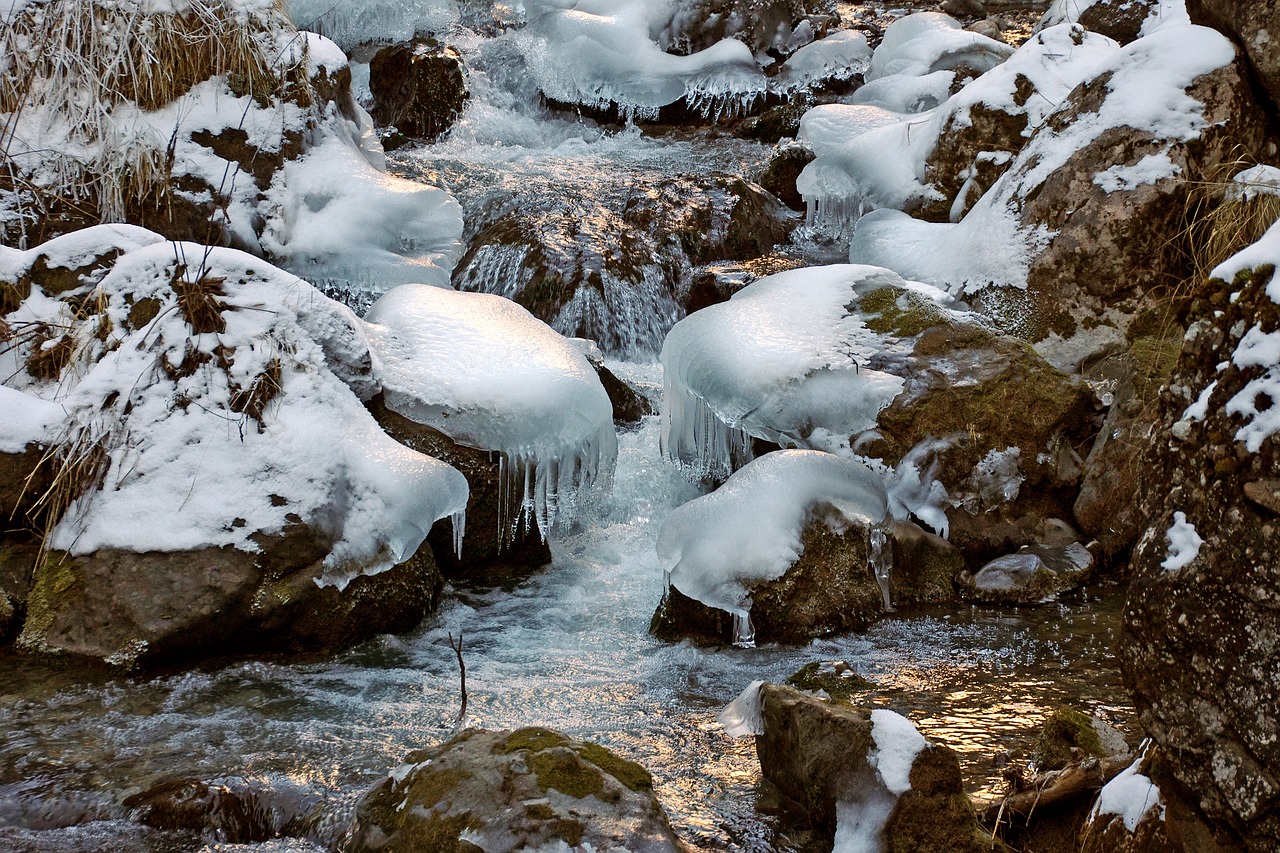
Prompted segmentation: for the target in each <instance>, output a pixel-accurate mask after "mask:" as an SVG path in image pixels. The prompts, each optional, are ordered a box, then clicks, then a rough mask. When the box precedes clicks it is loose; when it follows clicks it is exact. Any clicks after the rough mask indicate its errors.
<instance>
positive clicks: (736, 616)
mask: <svg viewBox="0 0 1280 853" xmlns="http://www.w3.org/2000/svg"><path fill="white" fill-rule="evenodd" d="M733 644H734V645H735V646H737V647H738V648H740V649H754V648H755V647H756V626H755V625H752V624H751V611H749V610H735V611H733Z"/></svg>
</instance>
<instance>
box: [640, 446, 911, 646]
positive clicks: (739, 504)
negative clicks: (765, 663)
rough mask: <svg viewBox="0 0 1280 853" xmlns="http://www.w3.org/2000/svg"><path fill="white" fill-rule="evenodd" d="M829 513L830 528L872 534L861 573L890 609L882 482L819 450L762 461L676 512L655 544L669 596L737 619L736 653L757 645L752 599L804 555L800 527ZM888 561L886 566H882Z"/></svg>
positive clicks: (888, 523)
mask: <svg viewBox="0 0 1280 853" xmlns="http://www.w3.org/2000/svg"><path fill="white" fill-rule="evenodd" d="M827 507H829V508H830V509H832V510H834V511H835V513H836V516H838V520H836V519H832V518H824V523H826V524H827V525H828V526H832V525H833V524H835V525H842V524H853V525H864V526H866V527H868V528H869V529H870V530H871V548H870V551H869V556H868V566H867V570H868V572H869V573H870V574H871V575H872V576H873V577H874V578H875V579H876V582H877V583H878V584H879V585H880V588H881V591H882V593H883V595H884V600H885V609H886V610H892V609H893V608H892V604H891V603H890V601H889V589H888V584H889V577H890V572H891V571H892V556H891V555H892V550H891V549H889V548H887V547H885V546H886V543H887V542H888V540H889V531H890V530H891V529H892V525H893V516H892V515H891V514H890V512H889V500H888V496H887V494H886V493H885V487H884V482H883V481H882V480H881V478H880V476H879V475H878V474H877V473H876V472H875V471H873V470H872V469H871V468H870V467H869V466H867V465H866V464H864V463H862V462H860V461H856V460H852V459H846V458H844V457H840V456H834V455H832V454H830V453H822V452H820V451H816V450H779V451H775V452H773V453H767V454H765V455H764V456H761V457H760V458H759V459H756V460H755V461H753V462H751V463H750V464H748V465H747V466H746V467H744V468H742V469H741V470H739V471H737V472H735V473H734V474H733V476H731V477H730V478H729V479H728V480H726V481H725V483H724V485H722V486H721V487H720V488H719V489H717V490H716V491H714V492H712V493H711V494H708V495H703V496H702V497H700V498H696V499H694V500H692V501H690V502H689V503H686V504H684V505H683V506H681V507H679V508H677V509H676V510H674V511H673V512H672V513H671V515H669V516H668V517H667V520H666V523H664V524H663V525H662V532H661V533H660V534H659V535H658V558H659V559H660V560H661V561H662V564H663V567H664V570H665V571H666V575H665V577H666V580H667V584H668V586H674V587H675V588H676V589H678V590H680V592H682V593H683V594H684V595H687V596H688V597H690V598H692V599H694V600H696V601H700V602H702V603H703V604H705V605H707V606H708V607H715V608H718V609H720V610H724V611H725V612H727V613H730V614H732V615H733V617H734V621H733V625H734V644H735V645H739V646H750V645H752V643H753V642H754V630H753V628H752V625H751V616H750V611H751V589H752V587H754V586H755V585H757V584H760V583H765V582H767V581H771V580H774V579H776V578H779V577H781V576H782V575H783V574H785V573H786V571H787V570H788V569H789V568H791V566H792V565H793V564H794V563H795V562H796V560H798V559H799V558H800V556H801V553H802V552H803V546H802V544H801V536H802V534H803V532H804V528H805V526H806V525H807V524H808V523H810V522H811V520H812V519H813V518H814V517H815V513H822V512H823V510H824V508H827ZM886 555H888V556H887V558H886Z"/></svg>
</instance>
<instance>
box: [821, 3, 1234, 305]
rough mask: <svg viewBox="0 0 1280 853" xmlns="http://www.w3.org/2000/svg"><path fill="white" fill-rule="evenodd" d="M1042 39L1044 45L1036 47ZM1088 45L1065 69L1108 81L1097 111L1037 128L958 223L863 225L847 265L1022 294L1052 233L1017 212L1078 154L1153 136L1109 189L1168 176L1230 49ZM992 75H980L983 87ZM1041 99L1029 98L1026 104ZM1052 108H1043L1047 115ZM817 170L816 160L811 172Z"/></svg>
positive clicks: (967, 288)
mask: <svg viewBox="0 0 1280 853" xmlns="http://www.w3.org/2000/svg"><path fill="white" fill-rule="evenodd" d="M1054 32H1055V31H1054V30H1048V31H1045V32H1042V33H1041V34H1040V35H1039V36H1037V37H1035V38H1033V39H1032V40H1031V41H1029V42H1028V43H1027V44H1026V45H1024V46H1023V47H1022V48H1021V49H1020V51H1019V53H1022V52H1023V51H1027V50H1043V48H1044V47H1047V46H1048V44H1049V43H1050V42H1051V41H1052V40H1053V39H1055V38H1058V36H1056V35H1053V33H1054ZM1058 32H1069V28H1068V27H1067V26H1064V27H1061V28H1058ZM1041 38H1043V39H1044V40H1045V45H1043V46H1041V47H1036V45H1037V44H1039V39H1041ZM1091 43H1092V46H1091V47H1089V48H1088V49H1087V50H1081V48H1079V47H1070V48H1067V53H1070V52H1071V51H1080V52H1081V53H1083V54H1087V56H1088V58H1087V59H1086V60H1083V61H1082V62H1081V63H1080V64H1078V65H1077V64H1074V63H1069V64H1068V65H1067V66H1060V67H1066V68H1070V69H1074V71H1075V72H1077V75H1076V76H1077V79H1084V80H1102V79H1105V80H1106V86H1107V90H1108V95H1107V97H1106V98H1105V99H1104V100H1103V102H1102V104H1101V105H1100V107H1099V108H1098V110H1097V111H1096V112H1093V113H1086V114H1082V115H1078V116H1075V117H1073V120H1072V121H1071V122H1069V123H1066V124H1065V125H1063V126H1061V127H1057V126H1051V125H1045V126H1042V127H1039V128H1038V129H1037V130H1036V132H1035V133H1034V134H1033V135H1032V136H1031V139H1030V140H1029V142H1028V143H1027V144H1026V146H1024V147H1023V149H1022V151H1021V152H1019V154H1018V155H1017V157H1016V158H1015V159H1014V162H1013V164H1012V165H1011V166H1010V168H1009V171H1007V172H1006V173H1005V174H1004V175H1003V176H1002V177H1001V178H1000V179H999V180H998V181H997V182H996V184H995V185H994V186H993V187H992V188H991V189H990V190H989V191H988V192H987V193H986V194H985V195H984V196H983V197H982V198H981V199H979V200H978V201H977V202H976V203H975V204H974V206H973V208H972V209H970V210H969V212H968V213H967V214H966V215H965V216H964V218H963V219H962V220H961V221H960V222H958V223H954V224H947V223H941V224H935V223H925V222H919V221H916V220H913V219H911V218H909V217H907V216H906V215H904V214H902V213H898V212H896V211H876V212H874V213H872V214H870V215H868V216H866V217H864V218H863V219H862V220H861V221H859V222H858V224H857V228H856V230H855V231H854V234H853V238H852V240H851V243H850V250H849V258H850V260H851V261H852V262H855V263H873V264H879V265H881V266H886V267H889V268H890V269H893V270H895V271H896V272H898V273H900V274H901V275H903V276H905V277H907V278H911V279H915V280H918V281H924V282H928V283H930V284H935V285H937V286H939V287H942V288H944V289H945V290H947V291H948V292H949V293H951V294H952V295H953V296H957V297H959V296H961V295H968V294H973V293H975V292H977V291H979V290H982V289H984V288H986V287H989V286H993V285H1003V286H1008V287H1015V288H1025V287H1026V281H1027V271H1028V270H1029V266H1030V259H1031V258H1032V257H1033V256H1034V255H1035V254H1036V253H1037V252H1038V251H1040V250H1041V249H1042V248H1043V247H1044V246H1045V245H1046V244H1047V243H1048V241H1049V240H1050V239H1051V238H1052V237H1053V232H1051V231H1049V230H1048V229H1046V228H1045V227H1044V226H1036V227H1034V228H1024V227H1021V226H1020V225H1019V224H1018V217H1019V211H1020V209H1021V206H1022V204H1023V203H1024V200H1025V199H1027V198H1029V197H1032V194H1033V193H1034V192H1036V191H1037V189H1038V188H1039V187H1040V186H1042V185H1043V183H1044V182H1045V181H1046V180H1047V179H1048V178H1049V177H1050V175H1052V174H1053V173H1054V172H1056V171H1057V170H1058V169H1060V168H1062V167H1063V166H1064V165H1066V163H1067V161H1068V160H1069V159H1070V158H1071V157H1072V156H1074V155H1075V154H1076V153H1077V152H1078V151H1080V150H1082V149H1085V148H1087V147H1088V146H1089V145H1091V144H1092V143H1093V142H1094V141H1095V140H1096V139H1098V138H1099V137H1100V136H1101V135H1102V134H1103V133H1105V132H1107V131H1108V130H1111V129H1114V128H1119V127H1132V128H1136V129H1138V130H1141V131H1143V132H1147V133H1150V134H1151V135H1152V136H1154V137H1155V138H1156V139H1157V140H1159V141H1160V142H1159V146H1160V147H1159V149H1158V150H1157V151H1155V152H1152V154H1151V155H1150V158H1149V159H1147V160H1146V161H1145V163H1144V165H1143V166H1142V167H1141V168H1140V169H1138V170H1136V171H1135V170H1118V171H1116V172H1114V173H1112V176H1111V178H1110V179H1108V178H1104V179H1103V181H1104V183H1106V182H1108V181H1112V182H1114V184H1115V186H1114V187H1113V188H1115V189H1118V188H1119V183H1120V182H1122V181H1134V180H1141V181H1146V180H1151V179H1153V178H1154V177H1155V175H1156V174H1157V171H1158V170H1160V169H1162V168H1163V169H1165V170H1166V171H1167V166H1166V165H1165V163H1164V160H1163V159H1161V158H1162V156H1167V155H1168V154H1169V153H1170V152H1171V150H1172V148H1173V146H1174V145H1175V144H1178V143H1183V142H1188V141H1190V140H1193V139H1195V138H1196V137H1197V136H1198V135H1199V133H1200V132H1201V131H1202V130H1203V128H1204V105H1203V104H1202V103H1200V102H1198V101H1196V100H1195V99H1194V98H1192V97H1191V96H1190V95H1188V94H1187V88H1188V87H1189V86H1190V85H1191V84H1192V83H1193V82H1194V81H1195V80H1196V79H1197V78H1198V77H1200V76H1202V75H1204V74H1207V73H1210V72H1212V71H1214V70H1216V69H1218V68H1221V67H1224V66H1226V65H1228V64H1230V63H1231V62H1232V61H1233V60H1234V48H1233V47H1232V45H1231V43H1230V42H1229V41H1228V40H1227V39H1226V38H1225V37H1224V36H1222V35H1221V34H1219V33H1217V32H1215V31H1214V30H1211V29H1208V28H1205V27H1198V26H1189V25H1188V26H1173V25H1170V26H1166V27H1161V28H1159V29H1158V30H1157V31H1155V32H1154V33H1152V34H1151V35H1148V36H1146V37H1144V38H1141V39H1138V40H1137V41H1135V42H1133V43H1132V44H1129V45H1127V46H1125V47H1123V48H1115V47H1114V43H1113V42H1110V41H1109V40H1107V39H1102V38H1101V37H1096V36H1090V35H1089V34H1087V33H1086V34H1085V42H1084V44H1085V45H1090V44H1091ZM1064 47H1065V46H1064ZM1055 52H1056V51H1055ZM1046 58H1048V57H1046ZM1015 61H1017V57H1016V56H1015V59H1013V60H1010V62H1009V63H1006V64H1005V66H1001V67H1000V68H999V69H997V71H996V72H994V74H995V75H996V76H998V75H999V74H1001V73H1004V72H1005V71H1006V69H1007V68H1008V67H1012V65H1013V63H1014V62H1015ZM1080 72H1084V76H1083V78H1080V76H1079V73H1080ZM991 76H992V73H989V74H988V75H984V78H980V79H979V81H977V83H981V82H982V80H983V79H985V78H986V77H991ZM977 83H975V84H971V87H972V86H974V85H977ZM971 87H970V88H971ZM966 91H968V89H966V90H962V92H961V93H960V96H965V92H966ZM957 97H959V96H957ZM1038 100H1040V99H1039V98H1036V97H1033V98H1032V99H1031V100H1030V101H1028V104H1031V103H1034V102H1036V101H1038ZM1051 106H1054V105H1052V104H1050V105H1046V111H1047V110H1048V109H1049V108H1050V107H1051ZM941 109H942V108H940V110H941ZM1046 115H1047V112H1046ZM1032 126H1033V127H1035V123H1034V121H1033V123H1032ZM864 138H865V137H864ZM817 165H818V161H815V162H814V163H812V164H810V166H809V168H811V169H812V168H815V166H817ZM1107 168H1108V169H1110V168H1111V165H1108V166H1107Z"/></svg>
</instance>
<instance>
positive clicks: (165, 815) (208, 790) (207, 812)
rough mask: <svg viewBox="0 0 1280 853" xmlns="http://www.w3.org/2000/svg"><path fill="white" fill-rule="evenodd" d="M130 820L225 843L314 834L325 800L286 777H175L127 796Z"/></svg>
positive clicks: (125, 805)
mask: <svg viewBox="0 0 1280 853" xmlns="http://www.w3.org/2000/svg"><path fill="white" fill-rule="evenodd" d="M121 805H123V806H124V808H125V809H127V810H128V811H129V813H130V815H131V817H132V818H133V819H134V820H136V821H137V822H139V823H142V824H145V825H146V826H150V827H153V828H155V829H167V830H188V831H194V832H199V833H200V834H201V835H203V836H205V837H211V838H216V839H218V841H219V842H222V843H224V844H254V843H261V842H264V841H270V840H272V839H274V838H299V837H306V836H308V835H310V834H313V832H314V830H315V829H316V826H317V823H318V821H319V819H320V816H321V813H322V811H323V809H324V806H325V800H324V798H323V797H322V796H320V794H318V793H317V792H316V791H315V790H314V789H311V788H307V787H305V786H302V785H298V784H296V783H294V782H292V781H291V780H289V779H287V778H254V777H242V776H233V777H227V778H221V779H211V780H207V781H206V780H203V779H174V780H171V781H169V782H162V783H160V784H159V785H154V786H152V787H150V788H148V789H147V790H145V791H141V792H139V793H137V794H133V795H131V796H129V797H126V798H125V800H124V802H123V803H121Z"/></svg>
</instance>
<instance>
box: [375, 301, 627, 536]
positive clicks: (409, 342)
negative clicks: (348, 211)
mask: <svg viewBox="0 0 1280 853" xmlns="http://www.w3.org/2000/svg"><path fill="white" fill-rule="evenodd" d="M365 320H366V322H367V323H368V324H369V330H370V336H371V338H372V340H373V346H374V350H375V352H376V354H377V357H378V359H379V361H380V362H381V364H382V370H383V379H382V383H383V393H384V394H385V399H386V404H387V407H388V408H389V409H391V410H392V411H394V412H397V413H398V414H401V415H403V416H404V417H407V418H409V419H411V420H414V421H416V422H418V423H421V424H426V425H427V426H430V427H432V428H433V429H437V430H439V431H440V432H442V433H444V434H445V435H447V436H449V437H450V438H451V439H453V440H454V441H457V442H458V443H460V444H464V445H467V446H470V447H476V448H480V449H482V450H493V451H498V452H500V453H502V456H503V462H502V465H503V485H504V490H505V496H504V499H503V505H502V508H503V511H504V512H505V515H504V517H503V518H502V519H501V520H500V525H501V526H502V528H503V532H504V535H510V534H511V533H513V532H514V531H515V529H516V526H517V525H518V524H521V523H523V524H530V523H536V525H537V527H538V530H539V531H540V532H541V533H542V535H543V536H547V535H549V534H550V532H551V531H552V530H553V529H555V528H560V529H568V528H569V526H570V525H571V524H572V522H573V521H574V519H575V517H576V514H577V507H578V504H579V502H580V500H581V498H582V497H583V496H584V495H585V493H586V492H587V490H588V489H590V487H591V486H592V484H593V483H596V482H606V481H607V480H608V479H609V477H610V476H611V473H612V471H613V465H614V459H615V457H616V455H617V436H616V434H615V433H614V429H613V405H612V404H611V403H610V402H609V397H608V396H607V395H606V394H605V391H604V387H603V386H602V385H601V384H600V380H599V378H598V377H597V376H596V372H595V370H594V369H593V368H592V367H591V365H590V363H589V362H588V361H587V359H586V357H585V356H584V355H583V353H582V351H581V350H580V349H579V348H578V347H576V346H574V344H573V343H571V342H570V341H569V340H567V339H566V338H564V337H563V336H561V335H560V334H558V333H556V332H554V331H552V330H551V328H550V327H549V326H547V325H546V324H545V323H543V322H542V321H541V320H538V319H537V318H536V317H534V316H533V315H532V314H530V313H529V312H528V311H526V310H525V309H524V308H522V307H521V306H519V305H517V304H516V303H514V302H512V301H510V300H508V299H504V298H502V297H500V296H494V295H491V294H486V293H461V292H458V291H454V290H448V289H444V288H438V287H431V286H429V285H412V284H408V285H402V286H400V287H397V288H395V289H394V290H392V291H390V292H389V293H387V294H386V295H385V296H383V297H382V298H381V299H379V300H378V302H376V303H375V304H374V306H373V307H372V308H371V309H370V310H369V312H368V314H366V315H365Z"/></svg>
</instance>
